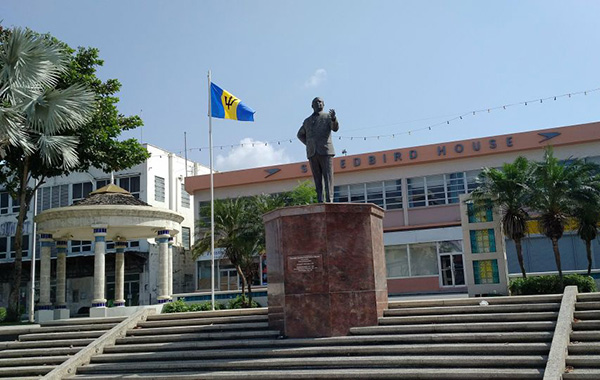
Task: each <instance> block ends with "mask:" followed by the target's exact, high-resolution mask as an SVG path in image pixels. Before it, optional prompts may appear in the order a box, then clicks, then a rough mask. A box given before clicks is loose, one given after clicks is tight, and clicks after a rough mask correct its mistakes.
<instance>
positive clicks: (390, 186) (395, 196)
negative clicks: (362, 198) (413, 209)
mask: <svg viewBox="0 0 600 380" xmlns="http://www.w3.org/2000/svg"><path fill="white" fill-rule="evenodd" d="M383 186H384V189H385V207H384V208H385V209H386V210H393V209H399V208H402V181H401V180H399V179H397V180H391V181H385V182H384V183H383Z"/></svg>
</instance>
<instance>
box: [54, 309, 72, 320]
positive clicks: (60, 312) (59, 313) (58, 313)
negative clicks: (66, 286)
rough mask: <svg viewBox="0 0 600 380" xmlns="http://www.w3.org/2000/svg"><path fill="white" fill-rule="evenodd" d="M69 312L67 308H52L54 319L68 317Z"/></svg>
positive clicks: (69, 315)
mask: <svg viewBox="0 0 600 380" xmlns="http://www.w3.org/2000/svg"><path fill="white" fill-rule="evenodd" d="M70 317H71V312H70V311H69V309H67V308H62V307H61V308H60V309H54V319H69V318H70Z"/></svg>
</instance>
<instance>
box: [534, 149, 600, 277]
mask: <svg viewBox="0 0 600 380" xmlns="http://www.w3.org/2000/svg"><path fill="white" fill-rule="evenodd" d="M596 170H597V167H596V165H594V164H591V163H586V162H584V161H583V160H581V159H578V158H575V159H570V160H566V161H561V160H559V159H558V158H556V157H554V153H553V150H552V148H551V147H548V148H546V150H545V152H544V159H543V161H542V162H539V163H537V164H536V165H535V170H534V189H535V191H533V192H532V195H533V197H532V202H531V206H532V208H533V209H534V210H535V211H537V212H538V213H539V219H538V224H539V226H540V230H541V231H542V233H543V234H544V235H545V236H546V237H548V238H549V239H550V240H551V241H552V250H553V252H554V259H555V261H556V267H557V269H558V275H559V278H560V281H561V283H562V281H563V274H562V265H561V257H560V250H559V247H558V240H559V239H560V238H561V237H562V236H563V233H564V231H565V225H566V223H567V220H568V218H569V217H571V216H574V215H575V209H576V208H577V206H578V205H582V204H584V205H585V204H588V205H589V204H592V203H590V202H593V199H594V197H596V196H597V190H596V188H595V180H596V179H595V178H596V177H595V173H596Z"/></svg>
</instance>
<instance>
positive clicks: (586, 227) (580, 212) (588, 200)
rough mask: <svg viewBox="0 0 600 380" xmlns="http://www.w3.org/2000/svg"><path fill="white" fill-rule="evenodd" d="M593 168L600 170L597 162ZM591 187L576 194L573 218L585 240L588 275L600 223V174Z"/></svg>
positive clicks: (591, 182) (580, 235)
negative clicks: (593, 244) (593, 242)
mask: <svg viewBox="0 0 600 380" xmlns="http://www.w3.org/2000/svg"><path fill="white" fill-rule="evenodd" d="M588 165H593V166H594V167H592V168H591V170H594V171H595V173H599V172H600V167H598V165H596V164H591V163H588ZM589 185H590V187H591V189H589V188H584V191H583V192H581V193H576V194H575V207H574V210H573V219H574V220H575V222H576V223H577V235H578V236H579V237H580V238H581V240H583V241H584V242H585V251H586V254H587V260H588V270H587V274H588V276H589V275H590V274H591V273H592V240H594V239H595V238H596V236H598V223H600V175H598V174H597V175H596V176H595V177H593V178H592V179H591V181H590V184H589Z"/></svg>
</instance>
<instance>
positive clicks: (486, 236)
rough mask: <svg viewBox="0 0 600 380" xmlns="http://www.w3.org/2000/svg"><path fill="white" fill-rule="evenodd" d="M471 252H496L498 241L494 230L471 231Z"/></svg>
mask: <svg viewBox="0 0 600 380" xmlns="http://www.w3.org/2000/svg"><path fill="white" fill-rule="evenodd" d="M469 232H470V235H471V252H473V253H489V252H496V239H495V237H494V229H492V228H490V229H486V230H471V231H469Z"/></svg>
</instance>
